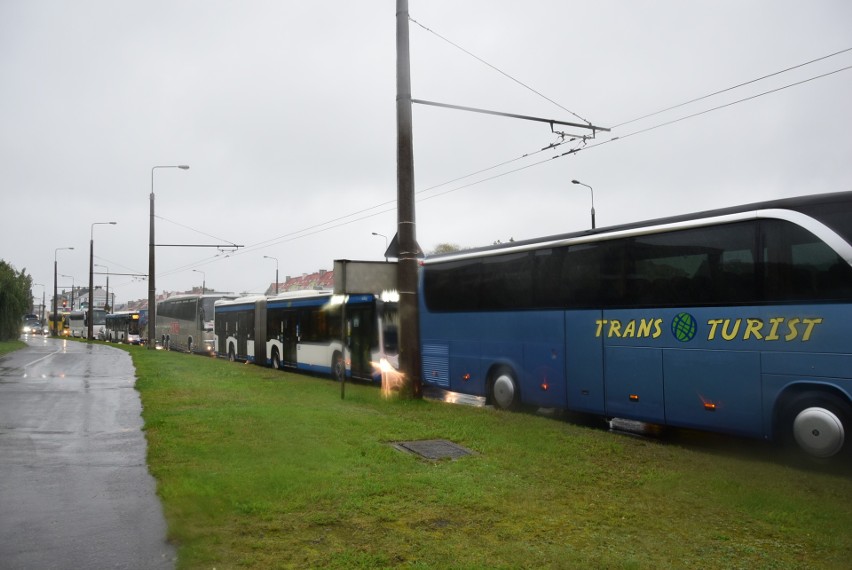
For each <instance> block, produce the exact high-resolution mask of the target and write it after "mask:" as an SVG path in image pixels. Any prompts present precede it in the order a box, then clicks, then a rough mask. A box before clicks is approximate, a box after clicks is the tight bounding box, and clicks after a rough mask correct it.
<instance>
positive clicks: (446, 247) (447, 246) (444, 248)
mask: <svg viewBox="0 0 852 570" xmlns="http://www.w3.org/2000/svg"><path fill="white" fill-rule="evenodd" d="M459 250H461V248H460V247H459V245H458V244H456V243H439V244H438V245H436V246H435V249H434V250H432V254H438V253H451V252H453V251H459Z"/></svg>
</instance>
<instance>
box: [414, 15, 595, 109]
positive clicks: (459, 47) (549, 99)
mask: <svg viewBox="0 0 852 570" xmlns="http://www.w3.org/2000/svg"><path fill="white" fill-rule="evenodd" d="M408 20H409V21H410V22H412V23H414V24H417V25H418V26H420V27H421V28H423V29H424V30H426V31H427V32H429V33H430V34H433V35H434V36H435V37H438V38H440V39H442V40H443V41H445V42H447V43H448V44H450V45H451V46H453V47H454V48H456V49H458V50H460V51H462V52H464V53H466V54H467V55H469V56H470V57H472V58H474V59H475V60H477V61H479V62H480V63H482V64H484V65H487V66H488V67H490V68H491V69H493V70H494V71H496V72H497V73H499V74H501V75H503V76H504V77H506V78H507V79H511V80H512V81H514V82H515V83H517V84H518V85H520V86H521V87H523V88H525V89H527V90H529V91H531V92H533V93H535V94H536V95H538V96H539V97H541V98H542V99H544V100H546V101H549V102H551V103H553V104H554V105H556V106H557V107H559V108H560V109H562V110H563V111H565V112H566V113H570V114H572V115H574V116H575V117H577V118H578V119H580V120H581V121H583V122H584V123H586V124H589V125H591V124H592V123H591V122H590V121H588V120H587V119H584V118H583V117H581V116H580V115H578V114H577V113H575V112H574V111H572V110H570V109H566V108H565V107H563V106H562V105H560V104H559V103H557V102H556V101H554V100H553V99H551V98H550V97H548V96H546V95H544V94H542V93H540V92H539V91H536V90H535V89H533V88H532V87H530V86H529V85H527V84H526V83H524V82H523V81H521V80H519V79H516V78H514V77H512V76H511V75H509V74H508V73H506V72H505V71H503V70H502V69H500V68H498V67H496V66H494V65H492V64H490V63H488V62H487V61H485V60H484V59H482V58H481V57H479V56H478V55H476V54H474V53H471V52H470V51H468V50H466V49H465V48H463V47H461V46H460V45H458V44H457V43H455V42H453V41H451V40H449V39H447V38H445V37H444V36H442V35H441V34H439V33H438V32H436V31H434V30H432V29H430V28H427V27H426V26H424V25H423V24H421V23H420V22H418V21H417V20H415V19H414V18H412V17H411V16H409V17H408Z"/></svg>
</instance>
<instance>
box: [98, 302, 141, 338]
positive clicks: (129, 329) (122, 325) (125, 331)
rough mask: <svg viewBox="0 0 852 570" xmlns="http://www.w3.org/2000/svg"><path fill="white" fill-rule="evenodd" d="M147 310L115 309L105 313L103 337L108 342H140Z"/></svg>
mask: <svg viewBox="0 0 852 570" xmlns="http://www.w3.org/2000/svg"><path fill="white" fill-rule="evenodd" d="M146 313H147V311H144V310H142V311H117V312H115V313H110V314H108V315H106V318H105V323H106V324H105V326H104V338H105V340H107V341H109V342H121V343H125V344H141V343H142V334H141V333H142V331H143V330H144V327H145V322H146V319H145V314H146Z"/></svg>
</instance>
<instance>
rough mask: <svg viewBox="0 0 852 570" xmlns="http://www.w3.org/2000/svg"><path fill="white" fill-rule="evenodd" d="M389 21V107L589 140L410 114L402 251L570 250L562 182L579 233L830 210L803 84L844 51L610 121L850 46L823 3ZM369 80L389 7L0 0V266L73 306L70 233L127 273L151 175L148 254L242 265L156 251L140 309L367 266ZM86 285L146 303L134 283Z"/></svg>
mask: <svg viewBox="0 0 852 570" xmlns="http://www.w3.org/2000/svg"><path fill="white" fill-rule="evenodd" d="M409 9H410V16H411V18H412V19H413V20H415V21H416V22H417V23H419V25H418V24H417V23H414V22H412V23H411V24H410V31H411V79H412V93H413V96H414V97H415V98H418V99H425V100H430V101H437V102H442V103H449V104H455V105H465V106H472V107H479V108H485V109H491V110H497V111H501V112H507V113H516V114H521V115H531V116H536V117H542V118H547V119H554V120H558V121H567V122H576V123H586V122H588V123H591V124H593V125H597V126H601V127H607V128H612V131H611V132H609V133H607V132H599V133H597V136H596V138H595V139H594V140H591V139H590V140H587V141H585V147H583V146H582V145H583V143H582V142H581V141H574V142H571V143H568V142H566V143H565V144H562V145H561V146H559V147H556V148H551V149H548V150H545V151H542V149H544V148H546V147H548V145H550V144H552V143H559V142H564V140H563V139H562V138H561V137H560V136H559V135H557V134H553V133H552V132H551V128H550V126H549V125H548V124H546V123H538V122H529V121H521V120H516V119H508V118H502V117H495V116H489V115H480V114H473V113H467V112H462V111H456V110H448V109H441V108H435V107H427V106H421V105H415V107H414V110H413V114H414V158H415V177H416V192H417V197H418V200H417V205H416V208H417V212H416V216H417V238H418V242H419V243H420V245H421V247H422V248H423V249H424V250H425V251H427V252H428V251H431V250H432V249H434V248H435V246H436V245H438V244H439V243H442V242H450V243H455V244H458V245H460V246H470V247H473V246H481V245H487V244H490V243H493V242H494V241H496V240H502V241H507V240H508V239H510V238H514V239H526V238H532V237H536V236H543V235H550V234H557V233H563V232H568V231H575V230H582V229H586V228H587V227H589V225H590V205H591V204H590V202H591V192H590V191H589V189H588V188H585V187H582V186H577V185H572V184H571V180H572V179H579V180H580V181H582V182H584V183H586V184H589V185H591V186H592V187H593V188H594V200H595V209H596V213H597V225H598V227H602V226H607V225H612V224H618V223H622V222H629V221H637V220H642V219H649V218H655V217H659V216H665V215H671V214H679V213H686V212H689V211H693V210H704V209H710V208H716V207H725V206H731V205H736V204H742V203H746V202H752V201H759V200H766V199H773V198H780V197H787V196H795V195H803V194H817V193H823V192H837V191H847V190H852V134H850V133H851V132H852V120H850V119H852V105H850V101H852V69H850V70H845V71H839V72H837V73H834V74H832V75H828V76H826V77H822V78H818V79H813V80H812V81H806V80H808V79H811V78H816V77H818V76H820V75H824V74H827V73H830V72H833V71H837V70H841V69H843V68H846V67H849V66H852V51H848V52H845V53H842V54H839V55H835V56H833V57H828V58H826V59H823V60H821V61H818V62H815V63H811V64H809V65H804V66H801V67H799V68H797V69H795V70H792V71H788V72H785V73H780V74H778V75H774V76H773V77H771V78H767V79H764V80H761V81H757V82H754V83H750V84H749V85H746V86H743V87H740V88H737V89H732V90H728V91H725V92H724V93H722V94H719V95H716V96H713V97H709V98H706V99H702V100H700V101H697V102H694V103H691V104H689V105H686V106H683V107H678V108H677V109H673V110H671V111H668V112H665V113H661V114H657V115H654V116H651V117H648V118H645V119H642V120H639V121H633V120H634V119H637V118H640V117H643V116H644V115H647V114H649V113H654V112H656V111H659V110H662V109H666V108H668V107H672V106H674V105H679V104H681V103H684V102H687V101H690V100H693V99H696V98H700V97H703V96H705V95H709V94H712V93H714V92H717V91H721V90H726V89H728V88H730V87H733V86H736V85H739V84H742V83H746V82H750V81H752V80H756V79H758V78H761V77H763V76H766V75H769V74H773V73H776V72H779V71H782V70H785V69H787V68H790V67H793V66H798V65H800V64H804V63H807V62H810V61H812V60H816V59H818V58H822V57H824V56H828V55H830V54H835V53H836V52H840V51H842V50H846V49H849V48H852V3H850V2H848V0H834V1H813V2H802V1H784V0H781V1H779V0H750V1H747V2H743V1H741V0H714V1H712V2H711V1H703V2H702V1H693V2H683V1H682V0H658V1H650V0H648V1H643V2H634V1H628V0H621V1H597V2H581V1H566V0H553V1H545V0H530V1H528V2H517V1H516V0H512V1H510V0H503V1H495V0H481V1H472V0H470V1H468V0H465V1H462V0H410V6H409ZM426 28H428V30H431V31H427V29H426ZM442 38H443V39H442ZM446 40H449V41H451V42H453V43H454V44H456V45H457V46H459V47H461V48H464V50H467V51H468V52H470V53H471V54H474V55H475V56H476V57H478V58H480V60H484V62H487V64H488V65H486V63H483V61H480V60H478V59H475V58H474V57H472V56H471V55H469V54H468V53H465V52H464V51H462V50H460V49H459V47H456V46H453V45H452V44H450V43H448V41H446ZM490 66H493V67H490ZM495 68H496V69H497V70H499V71H497V70H495ZM395 77H396V39H395V2H394V0H362V1H359V2H355V1H350V0H328V1H325V2H308V1H298V2H297V1H288V0H275V1H265V2H261V1H248V0H247V1H241V2H233V1H217V0H197V1H180V0H168V1H162V2H160V1H145V2H142V1H136V2H130V1H118V0H103V1H93V0H75V1H58V0H55V1H50V0H0V146H1V147H2V148H0V184H2V189H3V190H2V209H1V210H0V212H2V213H0V216H2V220H0V258H2V259H3V260H5V261H7V262H9V263H11V264H12V265H14V266H15V267H16V268H17V269H19V270H20V269H26V271H27V272H28V273H30V274H31V275H32V276H33V278H34V281H36V282H37V283H43V284H45V285H46V289H47V299H48V302H49V300H50V297H51V295H52V288H53V261H54V256H57V257H58V261H59V273H61V274H65V275H70V276H73V278H74V283H75V284H77V285H81V284H82V285H86V284H87V283H88V263H89V252H88V250H89V239H90V236H91V235H92V231H93V230H94V245H95V263H97V264H100V265H104V266H107V267H109V270H110V272H112V273H140V274H145V273H147V271H148V228H149V219H150V218H149V203H150V202H149V194H150V192H151V185H152V167H153V166H155V165H177V164H188V165H190V167H191V168H190V169H189V170H187V171H184V170H177V169H157V170H156V171H155V173H154V180H153V184H154V192H155V195H156V214H157V216H158V217H157V219H156V242H157V243H158V244H208V245H209V244H227V243H235V244H239V245H244V246H245V247H243V248H240V249H239V250H237V251H227V250H223V251H219V250H217V249H216V248H174V247H161V248H158V250H157V281H156V284H157V289H158V291H161V290H164V289H165V290H186V289H189V288H191V287H192V286H193V285H195V286H198V285H200V284H201V281H202V279H204V280H206V284H207V286H208V287H212V288H215V289H217V290H220V291H235V292H246V291H247V292H261V291H263V290H264V289H266V287H267V286H268V285H269V284H270V283H271V282H272V281H273V279H274V275H275V262H274V261H273V260H270V259H264V258H263V256H264V255H268V256H273V257H277V258H278V263H279V273H280V277H281V280H282V281H283V279H284V277H285V276H287V275H291V276H296V275H301V274H302V273H312V272H315V271H317V270H319V269H331V268H332V263H333V260H335V259H363V260H381V259H383V252H384V249H385V241H384V238H383V237H381V236H374V235H372V233H373V232H376V233H379V234H384V235H385V236H387V237H388V239H390V238H392V237H393V235H394V233H395V232H396V122H395V101H396V82H395ZM805 81H806V82H805ZM798 82H804V83H802V84H800V85H797V86H791V87H788V88H784V87H785V86H788V85H792V84H795V83H798ZM782 88H783V89H782ZM779 89H780V90H779ZM773 90H778V91H775V92H774V93H769V94H766V95H762V96H758V95H760V94H762V93H766V92H769V91H773ZM748 98H752V99H749V100H746V101H743V102H739V103H734V102H736V101H740V100H742V99H748ZM731 103H734V104H731ZM728 104H731V105H729V106H727V107H724V108H721V109H719V110H715V111H712V112H708V113H705V114H701V115H699V116H696V117H694V118H689V119H686V120H682V121H679V122H676V123H673V124H669V125H666V123H668V122H670V121H673V120H676V119H679V118H681V117H686V116H688V115H692V114H695V113H700V112H701V111H705V110H709V109H713V108H715V107H719V106H722V105H728ZM630 121H633V122H630ZM652 127H659V128H652ZM646 129H651V130H646ZM569 132H570V133H571V134H579V135H582V134H589V131H588V130H586V129H573V130H570V131H569ZM615 137H620V138H618V140H613V139H614V138H615ZM572 148H584V150H582V151H581V152H579V153H576V154H571V155H567V156H562V157H561V158H556V159H553V157H556V156H559V155H562V154H563V153H564V152H567V151H568V150H570V149H572ZM525 155H528V156H526V158H522V157H524V156H525ZM509 161H512V162H509ZM503 163H506V164H504V165H503V166H501V167H497V168H494V169H491V170H485V169H490V168H491V167H494V166H496V165H499V164H503ZM523 167H526V168H523ZM517 169H521V170H517ZM515 170H517V171H515ZM511 171H515V172H511ZM476 172H480V174H476V175H474V176H471V177H469V178H463V179H461V177H464V176H467V175H470V174H473V173H476ZM501 174H502V176H498V175H501ZM453 180H455V182H450V181H453ZM448 182H449V183H448ZM446 183H448V184H446ZM108 221H116V222H117V225H116V226H103V225H96V226H94V227H93V226H92V224H93V223H96V222H108ZM59 247H74V248H75V249H74V250H73V251H59V252H58V255H57V252H56V248H59ZM96 270H101V271H102V269H99V268H96ZM193 270H198V271H200V272H203V274H202V273H199V272H196V271H193ZM103 279H104V278H103V277H97V278H96V285H97V284H100V285H102V284H103ZM59 285H60V288H62V286H63V285H67V286H70V285H71V279H69V278H64V277H60V278H59ZM110 288H111V289H113V290H114V291H115V292H116V295H117V301H118V302H119V303H123V302H126V301H128V300H132V299H141V298H146V297H147V284H146V282H145V281H144V280H141V279H134V278H132V277H128V276H118V275H115V276H113V277H112V278H111V279H110ZM33 292H34V294H35V295H36V296H38V297H40V296H41V288H40V287H35V288H34V291H33Z"/></svg>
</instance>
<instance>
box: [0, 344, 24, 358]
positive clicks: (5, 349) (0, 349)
mask: <svg viewBox="0 0 852 570" xmlns="http://www.w3.org/2000/svg"><path fill="white" fill-rule="evenodd" d="M25 346H27V343H25V342H24V341H22V340H4V341H0V356H3V355H4V354H8V353H10V352H13V351H15V350H20V349H22V348H24V347H25Z"/></svg>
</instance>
